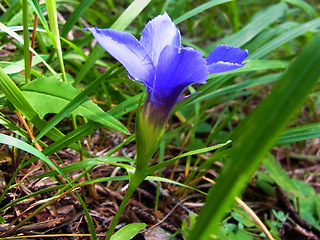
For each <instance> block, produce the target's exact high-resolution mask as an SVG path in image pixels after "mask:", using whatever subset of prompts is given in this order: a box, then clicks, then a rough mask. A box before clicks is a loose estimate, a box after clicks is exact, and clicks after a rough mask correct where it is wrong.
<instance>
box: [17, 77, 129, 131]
mask: <svg viewBox="0 0 320 240" xmlns="http://www.w3.org/2000/svg"><path fill="white" fill-rule="evenodd" d="M21 90H22V93H23V95H24V96H25V97H26V98H27V99H28V101H29V102H30V103H31V105H32V106H33V107H34V108H35V109H36V110H37V112H38V114H39V116H40V118H43V117H44V115H45V114H47V113H59V112H60V111H61V110H62V109H63V108H64V107H65V106H66V105H67V104H68V103H69V102H70V101H72V100H73V98H75V97H76V96H77V95H78V94H80V93H81V91H80V89H77V88H74V87H73V86H72V85H71V84H70V83H65V82H60V81H59V80H58V79H57V77H56V76H52V77H49V78H45V77H40V78H38V79H36V80H34V81H32V82H31V83H29V84H26V85H23V86H22V87H21ZM72 113H73V114H76V115H80V116H83V117H85V118H87V119H90V120H92V121H96V122H99V123H101V124H102V125H104V126H108V127H111V128H113V129H116V130H118V131H121V132H124V133H127V130H126V128H125V127H124V126H123V125H122V124H121V123H120V122H119V121H118V120H116V119H115V118H113V117H112V116H111V115H110V114H108V113H106V112H104V111H103V110H102V109H101V108H100V107H99V106H98V105H96V104H94V103H93V102H91V101H90V99H89V98H86V99H85V100H84V101H83V102H82V103H81V104H80V105H79V107H77V108H76V109H75V110H73V111H72Z"/></svg>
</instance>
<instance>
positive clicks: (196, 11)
mask: <svg viewBox="0 0 320 240" xmlns="http://www.w3.org/2000/svg"><path fill="white" fill-rule="evenodd" d="M231 1H232V0H211V1H209V2H206V3H204V4H201V5H200V6H198V7H196V8H194V9H192V10H191V11H189V12H187V13H185V14H183V15H182V16H180V17H178V18H177V19H175V20H174V21H173V22H174V23H175V24H178V23H181V22H183V21H184V20H186V19H188V18H191V17H193V16H195V15H197V14H199V13H201V12H203V11H205V10H207V9H209V8H211V7H214V6H217V5H220V4H223V3H226V2H231Z"/></svg>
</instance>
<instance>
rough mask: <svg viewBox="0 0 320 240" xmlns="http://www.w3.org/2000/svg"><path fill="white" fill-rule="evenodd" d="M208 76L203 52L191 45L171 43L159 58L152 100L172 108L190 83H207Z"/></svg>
mask: <svg viewBox="0 0 320 240" xmlns="http://www.w3.org/2000/svg"><path fill="white" fill-rule="evenodd" d="M207 78H208V67H207V65H206V61H205V59H204V58H203V57H202V53H200V52H199V51H197V50H195V49H193V48H190V47H189V48H178V47H174V46H170V45H169V46H167V47H165V48H164V50H163V51H162V53H161V55H160V58H159V63H158V67H157V71H156V80H155V84H154V87H153V89H151V91H152V92H151V100H153V101H154V102H158V103H159V104H163V105H166V106H167V107H168V108H169V109H170V110H172V108H173V107H174V105H175V104H176V103H177V101H178V98H179V95H180V94H181V93H182V92H183V91H184V89H185V88H186V87H187V86H188V85H190V84H192V83H201V84H203V83H206V80H207Z"/></svg>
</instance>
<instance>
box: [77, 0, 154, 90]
mask: <svg viewBox="0 0 320 240" xmlns="http://www.w3.org/2000/svg"><path fill="white" fill-rule="evenodd" d="M150 1H151V0H135V1H133V2H132V3H131V4H130V5H129V7H128V8H127V9H126V10H125V11H124V12H123V13H122V14H121V15H120V17H119V18H118V19H117V20H116V21H115V22H114V24H112V26H111V28H112V29H115V30H119V31H123V30H125V29H126V28H127V27H128V26H129V24H130V23H131V22H132V21H133V19H135V18H136V17H137V16H138V15H139V13H140V12H141V11H142V10H143V9H144V8H145V7H146V6H147V5H148V4H149V2H150ZM104 52H105V50H104V49H103V48H102V47H101V46H100V45H99V44H97V45H96V46H95V48H94V49H93V51H92V52H91V53H90V55H89V57H88V59H87V61H86V62H85V63H84V65H83V66H82V68H81V70H80V71H79V73H78V74H77V76H76V79H75V80H74V83H73V85H74V86H76V85H78V84H79V82H80V81H81V80H82V79H83V78H84V77H85V75H86V74H87V73H88V72H89V70H90V69H91V67H92V66H93V65H94V64H95V62H96V61H97V60H98V59H99V58H101V57H102V55H103V54H104Z"/></svg>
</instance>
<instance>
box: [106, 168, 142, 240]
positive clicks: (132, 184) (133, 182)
mask: <svg viewBox="0 0 320 240" xmlns="http://www.w3.org/2000/svg"><path fill="white" fill-rule="evenodd" d="M145 178H146V174H145V171H143V170H140V171H139V170H137V169H136V170H135V172H134V173H133V175H132V176H131V177H130V176H129V185H128V188H127V192H126V194H125V195H124V197H123V199H122V201H121V204H120V206H119V208H118V211H117V213H116V215H115V216H114V218H113V219H112V222H111V225H110V227H109V229H108V232H107V235H106V237H105V240H110V238H111V236H112V234H113V231H114V229H115V227H116V226H117V224H118V221H119V219H120V217H121V215H122V213H123V210H124V209H125V208H126V206H127V204H128V202H129V200H130V198H131V196H132V194H133V193H134V192H135V191H136V189H137V188H138V187H139V185H140V184H141V183H142V182H143V180H144V179H145Z"/></svg>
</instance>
